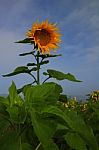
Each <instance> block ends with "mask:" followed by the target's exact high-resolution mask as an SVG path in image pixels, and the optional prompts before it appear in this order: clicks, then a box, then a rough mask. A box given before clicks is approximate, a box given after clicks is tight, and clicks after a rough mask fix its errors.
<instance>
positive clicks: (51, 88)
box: [24, 82, 62, 104]
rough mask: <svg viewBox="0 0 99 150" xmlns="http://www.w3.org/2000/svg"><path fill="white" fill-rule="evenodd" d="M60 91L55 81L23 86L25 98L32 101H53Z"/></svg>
mask: <svg viewBox="0 0 99 150" xmlns="http://www.w3.org/2000/svg"><path fill="white" fill-rule="evenodd" d="M60 93H62V88H61V86H60V85H58V84H56V83H53V82H51V83H44V84H42V85H36V86H31V87H26V88H24V95H25V100H26V101H28V102H32V103H37V104H39V102H41V103H43V102H44V103H45V102H48V103H55V102H56V101H58V99H59V95H60Z"/></svg>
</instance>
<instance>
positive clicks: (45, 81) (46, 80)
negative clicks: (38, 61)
mask: <svg viewBox="0 0 99 150" xmlns="http://www.w3.org/2000/svg"><path fill="white" fill-rule="evenodd" d="M50 78H51V77H48V78H46V79H45V80H44V81H43V83H45V82H46V81H47V80H48V79H50Z"/></svg>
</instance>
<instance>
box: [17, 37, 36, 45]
mask: <svg viewBox="0 0 99 150" xmlns="http://www.w3.org/2000/svg"><path fill="white" fill-rule="evenodd" d="M15 43H23V44H27V43H30V44H34V41H33V40H31V39H30V38H26V39H24V40H20V41H17V42H15Z"/></svg>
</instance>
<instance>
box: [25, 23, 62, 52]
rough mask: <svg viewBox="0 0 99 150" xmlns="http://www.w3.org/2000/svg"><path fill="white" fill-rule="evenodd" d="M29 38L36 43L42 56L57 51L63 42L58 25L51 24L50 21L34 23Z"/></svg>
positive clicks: (28, 33)
mask: <svg viewBox="0 0 99 150" xmlns="http://www.w3.org/2000/svg"><path fill="white" fill-rule="evenodd" d="M27 36H28V38H30V39H31V40H33V41H34V42H35V44H36V45H37V46H38V50H39V51H40V52H41V53H42V54H50V51H51V50H55V49H57V48H58V47H59V43H60V42H61V40H60V36H61V34H60V33H59V29H58V27H57V25H56V24H52V23H49V22H48V20H45V21H43V22H42V23H38V22H36V23H34V24H33V25H32V29H31V30H29V31H28V32H27Z"/></svg>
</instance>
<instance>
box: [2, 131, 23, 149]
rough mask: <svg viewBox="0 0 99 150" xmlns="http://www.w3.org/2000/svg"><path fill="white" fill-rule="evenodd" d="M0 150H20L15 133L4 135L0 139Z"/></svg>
mask: <svg viewBox="0 0 99 150" xmlns="http://www.w3.org/2000/svg"><path fill="white" fill-rule="evenodd" d="M0 150H21V149H20V143H19V139H18V138H17V133H16V132H8V133H5V134H4V135H3V136H2V138H0Z"/></svg>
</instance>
